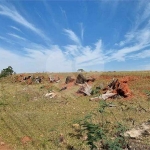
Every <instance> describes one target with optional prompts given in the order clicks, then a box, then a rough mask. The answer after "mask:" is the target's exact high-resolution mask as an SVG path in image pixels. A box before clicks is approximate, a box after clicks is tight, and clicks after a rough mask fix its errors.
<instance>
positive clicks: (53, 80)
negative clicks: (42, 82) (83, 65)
mask: <svg viewBox="0 0 150 150" xmlns="http://www.w3.org/2000/svg"><path fill="white" fill-rule="evenodd" d="M49 81H50V82H51V83H54V82H56V83H58V82H60V78H59V77H58V78H57V79H56V78H54V77H52V76H49Z"/></svg>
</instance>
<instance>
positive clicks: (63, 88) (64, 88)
mask: <svg viewBox="0 0 150 150" xmlns="http://www.w3.org/2000/svg"><path fill="white" fill-rule="evenodd" d="M66 89H67V86H65V87H62V88H61V89H60V90H59V91H63V90H66Z"/></svg>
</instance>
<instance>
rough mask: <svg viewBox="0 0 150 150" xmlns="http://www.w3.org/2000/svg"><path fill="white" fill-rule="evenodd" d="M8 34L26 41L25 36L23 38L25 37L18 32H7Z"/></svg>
mask: <svg viewBox="0 0 150 150" xmlns="http://www.w3.org/2000/svg"><path fill="white" fill-rule="evenodd" d="M7 34H8V35H10V36H13V37H15V38H18V39H21V40H24V41H26V39H25V38H23V37H21V36H19V35H17V34H13V33H7Z"/></svg>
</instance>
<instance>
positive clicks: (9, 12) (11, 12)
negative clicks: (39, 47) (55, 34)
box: [0, 5, 49, 40]
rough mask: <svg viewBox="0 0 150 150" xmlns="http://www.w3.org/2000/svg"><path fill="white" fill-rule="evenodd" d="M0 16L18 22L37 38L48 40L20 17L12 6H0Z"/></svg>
mask: <svg viewBox="0 0 150 150" xmlns="http://www.w3.org/2000/svg"><path fill="white" fill-rule="evenodd" d="M0 15H4V16H7V17H9V18H10V19H12V20H14V21H16V22H18V23H19V24H21V25H23V26H24V27H26V28H28V29H30V30H32V31H34V32H35V33H37V34H38V35H39V36H41V37H43V38H45V39H46V40H49V38H48V37H47V36H46V35H44V33H43V32H42V31H41V30H40V29H38V28H36V27H35V26H34V25H33V24H31V23H30V22H28V21H27V20H26V19H25V18H24V17H23V16H21V15H20V14H19V13H18V12H17V10H16V9H15V8H14V7H13V6H11V5H10V6H9V7H7V6H4V5H0Z"/></svg>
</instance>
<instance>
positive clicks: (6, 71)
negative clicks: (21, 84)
mask: <svg viewBox="0 0 150 150" xmlns="http://www.w3.org/2000/svg"><path fill="white" fill-rule="evenodd" d="M13 73H14V71H13V68H12V67H11V66H8V67H7V68H5V69H3V70H2V71H1V74H0V78H2V77H7V76H9V75H12V74H13Z"/></svg>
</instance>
